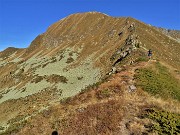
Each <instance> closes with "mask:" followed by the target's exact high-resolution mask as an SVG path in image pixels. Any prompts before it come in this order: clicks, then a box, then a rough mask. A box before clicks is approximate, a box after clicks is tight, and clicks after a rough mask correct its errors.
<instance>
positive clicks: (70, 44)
mask: <svg viewBox="0 0 180 135" xmlns="http://www.w3.org/2000/svg"><path fill="white" fill-rule="evenodd" d="M179 45H180V44H179V42H178V41H177V40H174V39H172V38H170V37H169V36H167V35H166V34H164V33H162V31H160V30H159V29H157V28H155V27H152V26H149V25H146V24H144V23H142V22H140V21H138V20H135V19H133V18H129V17H127V18H113V17H110V16H108V15H105V14H102V13H98V12H88V13H78V14H73V15H70V16H68V17H67V18H64V19H62V20H60V21H58V22H56V23H54V24H53V25H51V26H50V27H49V28H48V29H47V31H46V32H45V33H43V34H41V35H39V36H38V37H36V38H35V39H34V40H33V41H32V43H31V44H30V46H29V47H28V48H24V49H17V48H8V49H6V50H4V51H2V52H0V108H1V109H0V127H1V128H0V133H1V132H2V133H3V132H4V131H6V133H9V134H10V132H18V134H24V133H26V134H27V133H29V132H30V131H29V129H31V128H32V127H29V126H30V125H31V124H27V123H26V122H30V123H31V122H32V124H33V125H34V124H36V123H38V122H40V121H39V119H41V118H42V117H43V119H42V120H44V121H45V125H44V126H45V127H46V128H47V127H48V126H50V127H49V128H47V130H44V128H41V130H40V131H38V129H37V128H38V127H36V126H34V127H35V129H34V130H33V132H32V133H37V132H39V133H38V134H40V132H43V134H47V133H48V134H49V132H51V130H53V129H55V128H56V126H55V127H53V123H54V120H55V119H54V118H52V117H55V116H57V115H58V114H59V113H60V112H61V111H62V112H63V111H65V110H66V109H67V112H68V113H70V115H68V116H67V119H68V122H71V119H72V120H73V118H74V117H76V115H78V116H77V117H78V118H80V119H82V118H85V117H87V115H92V119H93V117H96V116H97V115H99V112H98V110H99V109H100V108H103V107H105V109H104V111H105V113H104V114H103V115H104V116H103V117H102V118H100V121H98V120H97V119H95V120H94V121H95V123H96V124H97V123H98V122H100V125H97V127H93V126H92V127H93V128H91V129H90V130H91V132H92V133H94V134H97V133H100V134H102V133H103V132H106V133H107V134H108V133H109V132H110V133H111V130H110V129H112V130H113V132H112V133H120V132H122V134H123V133H124V134H126V133H127V134H128V133H131V132H135V131H134V130H135V129H132V131H131V129H130V128H129V129H127V128H126V127H124V126H123V127H119V126H120V125H118V124H117V123H118V121H116V120H115V117H117V116H116V115H117V114H119V113H120V115H119V116H118V119H119V120H122V123H123V124H125V125H126V122H127V121H126V122H124V119H125V120H130V119H131V118H132V119H134V118H133V117H134V116H133V115H132V114H133V113H129V116H130V117H128V118H126V117H125V115H124V114H125V112H126V111H125V110H123V108H127V107H128V106H127V105H128V104H130V107H132V108H137V110H136V109H134V110H132V112H134V113H135V114H136V115H137V116H138V115H140V112H141V110H142V108H143V107H142V106H141V105H139V102H141V100H143V99H144V96H145V97H146V98H147V101H146V102H145V103H144V104H143V105H145V106H146V105H147V106H148V107H149V106H152V105H154V104H156V103H159V99H154V97H152V95H151V96H150V95H148V94H147V93H146V92H144V91H143V90H145V89H144V87H140V88H138V90H139V91H137V93H136V92H135V93H128V92H127V91H128V89H127V87H129V85H134V84H135V82H134V80H132V78H134V74H135V72H134V68H133V66H135V65H136V64H137V65H136V66H138V67H139V65H138V64H140V63H139V62H142V61H146V63H148V62H147V61H148V59H147V50H148V49H152V50H153V59H155V60H157V61H159V63H161V64H162V65H164V66H166V67H167V72H169V74H171V75H172V76H173V77H175V78H176V79H177V80H178V79H179V70H180V58H179V52H180V46H179ZM134 64H135V65H134ZM131 66H132V67H131ZM130 67H131V68H133V70H128V69H129V68H130ZM140 67H143V65H141V64H140ZM140 67H139V68H140ZM152 67H155V66H152ZM126 68H127V69H126ZM131 68H130V69H131ZM115 70H116V71H118V72H119V73H120V74H117V75H115V76H117V78H116V79H117V80H118V78H119V79H120V80H119V81H122V84H121V83H119V82H118V81H115V80H116V79H115V80H114V81H115V82H113V83H112V84H111V81H110V82H108V81H107V82H106V81H105V82H104V83H105V86H103V87H104V88H102V89H101V88H100V89H101V90H97V89H98V88H99V87H98V88H96V89H92V90H90V93H91V94H90V95H88V93H89V92H87V93H86V92H85V93H84V94H82V95H81V94H79V95H77V94H78V93H79V92H80V91H81V90H83V89H89V86H96V85H97V83H99V82H101V81H102V80H104V79H105V78H109V76H110V75H111V74H112V73H115ZM123 70H127V71H126V73H125V74H124V76H121V75H122V74H123V73H124V72H122V71H123ZM120 71H121V72H120ZM131 71H133V72H131ZM129 74H131V75H129ZM119 75H120V76H119ZM128 75H129V77H130V78H131V79H130V83H128V84H123V82H127V81H129V80H128ZM139 78H141V76H140V77H139ZM163 78H164V76H163ZM170 79H172V78H170ZM176 79H175V80H176ZM140 81H142V79H140V80H139V82H140ZM177 82H178V81H177ZM106 85H107V86H106ZM109 85H110V86H109ZM111 85H112V86H111ZM116 85H117V86H116ZM119 85H120V86H119ZM145 85H146V84H145ZM173 85H174V84H173ZM111 87H112V89H111ZM177 88H179V86H177ZM142 89H143V90H142ZM118 91H120V92H118ZM167 91H168V90H167ZM121 92H122V93H121ZM139 92H140V93H139ZM118 93H119V94H118ZM142 93H143V94H142ZM134 94H135V95H134ZM75 95H76V96H77V97H76V96H75ZM72 96H75V99H73V100H72V101H71V103H72V104H73V103H75V104H76V100H78V98H79V96H80V97H81V98H82V101H81V100H80V101H77V102H78V104H77V105H75V107H74V108H73V109H75V110H76V109H77V107H79V105H80V106H81V104H82V106H83V104H84V101H83V100H85V102H86V100H88V101H87V102H88V104H89V105H90V106H89V108H88V106H87V108H88V110H89V111H90V110H91V111H94V112H91V111H90V112H88V111H87V112H85V114H83V115H80V114H79V113H76V111H75V112H74V111H73V112H74V113H72V114H71V111H72V110H71V107H72V105H62V104H60V106H59V101H60V100H61V101H63V99H66V98H67V97H72ZM88 96H90V97H88ZM106 96H107V97H106ZM109 96H110V97H111V98H110V99H108V98H109ZM116 96H117V99H116V98H115V97H116ZM126 96H127V97H126ZM131 96H132V98H133V100H132V101H129V98H131ZM155 96H156V95H155ZM172 97H173V96H172ZM172 97H170V98H168V99H166V100H170V101H171V100H172V101H171V102H172V103H170V104H168V101H164V99H163V100H162V101H161V102H162V103H159V105H158V106H156V108H158V107H161V109H162V110H163V109H165V107H162V106H164V105H165V104H166V105H170V106H173V105H176V106H175V108H173V107H172V109H170V110H167V111H170V112H173V113H179V112H178V111H177V108H178V107H179V104H178V103H176V101H174V99H172ZM76 98H77V99H76ZM101 98H102V99H101ZM114 98H115V99H114ZM134 98H135V99H136V98H138V100H137V103H136V102H135V104H133V105H132V103H133V102H134V100H135V99H134ZM101 100H102V101H101ZM152 100H155V101H152ZM99 101H101V102H102V104H101V103H100V104H99ZM121 101H123V102H125V104H123V105H122V106H121V107H122V108H121V107H120V103H121ZM126 101H127V102H126ZM65 102H66V100H65ZM116 102H117V104H116ZM109 104H112V106H114V108H112V110H111V111H110V112H108V108H109ZM110 106H111V105H110ZM61 107H62V108H61ZM63 107H64V108H65V110H64V109H63ZM176 107H177V108H176ZM16 108H18V109H16ZM60 108H61V109H60ZM116 108H120V109H119V111H118V112H117V113H115V114H114V115H113V116H112V120H113V119H114V121H112V123H113V124H117V125H116V126H115V128H114V125H111V126H110V127H109V130H106V129H104V128H103V126H104V125H103V124H105V125H106V126H105V127H106V128H108V127H107V125H108V123H111V121H107V123H103V122H106V121H105V120H106V118H109V113H113V112H114V111H115V110H117V109H116ZM145 108H146V107H145ZM51 109H53V110H54V111H52V112H51ZM59 109H60V110H59ZM113 109H115V110H113ZM55 110H56V111H57V112H59V113H56V111H55ZM165 110H166V109H165ZM46 111H47V113H50V114H51V115H50V114H48V116H47V117H48V118H47V119H46V118H44V116H42V115H43V114H42V113H46ZM49 111H50V112H49ZM130 111H131V110H130ZM89 113H90V114H89ZM63 114H65V113H63ZM79 115H80V116H79ZM57 117H58V116H57ZM124 117H125V118H124ZM31 118H32V119H31ZM51 118H52V119H51ZM36 119H37V120H36ZM31 120H32V121H31ZM89 120H90V119H88V120H87V121H89ZM65 121H66V120H65ZM78 121H79V119H77V121H76V120H74V121H73V122H72V124H73V125H72V126H75V125H76V123H77V122H78ZM81 122H82V123H81ZM135 122H137V121H135ZM50 123H51V124H50ZM83 123H84V122H83V121H80V123H78V124H77V126H81V125H82V124H83ZM16 124H18V125H19V126H17V125H16ZM46 124H47V125H46ZM49 124H50V125H49ZM65 124H67V123H66V122H65ZM96 124H95V125H96ZM123 124H121V125H123ZM143 124H144V125H146V124H145V123H143ZM143 124H142V125H143ZM151 124H152V123H151ZM144 125H143V126H144ZM89 126H90V125H86V126H85V127H84V129H83V130H82V133H83V132H85V131H87V130H89V129H87V127H89ZM143 126H141V127H142V128H143ZM16 127H18V128H16ZM23 127H25V128H23ZM21 128H23V129H22V130H21ZM57 128H58V129H61V130H62V131H63V132H62V133H64V134H65V133H69V132H70V133H73V132H72V131H73V130H70V131H69V128H67V127H64V126H62V125H61V126H57ZM66 128H67V129H66ZM101 128H102V129H101ZM78 129H79V128H77V127H74V133H78V132H79V131H78ZM120 129H123V130H124V131H120ZM21 132H22V133H21ZM142 132H148V131H147V130H146V129H144V128H143V129H142ZM142 132H141V133H142ZM138 133H139V132H138V131H137V134H138Z"/></svg>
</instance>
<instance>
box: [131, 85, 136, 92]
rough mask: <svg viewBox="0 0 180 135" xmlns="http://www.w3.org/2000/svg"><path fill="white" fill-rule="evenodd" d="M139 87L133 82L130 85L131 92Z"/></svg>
mask: <svg viewBox="0 0 180 135" xmlns="http://www.w3.org/2000/svg"><path fill="white" fill-rule="evenodd" d="M136 89H137V88H136V86H134V85H133V84H132V85H130V86H129V92H133V91H135V90H136Z"/></svg>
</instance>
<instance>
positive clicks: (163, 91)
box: [135, 63, 180, 101]
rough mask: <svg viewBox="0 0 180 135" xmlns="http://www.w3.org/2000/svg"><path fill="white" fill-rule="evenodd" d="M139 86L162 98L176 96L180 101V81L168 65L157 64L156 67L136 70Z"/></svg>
mask: <svg viewBox="0 0 180 135" xmlns="http://www.w3.org/2000/svg"><path fill="white" fill-rule="evenodd" d="M135 79H136V82H137V86H140V87H142V88H143V89H144V90H145V91H147V92H149V93H150V94H152V95H156V96H160V97H162V98H165V99H167V98H174V99H177V100H179V101H180V91H179V90H180V83H179V81H178V80H177V79H176V78H174V77H173V76H172V75H171V74H170V73H169V72H168V70H167V68H166V67H164V66H162V65H160V64H159V63H156V64H155V69H153V68H144V69H138V70H136V75H135Z"/></svg>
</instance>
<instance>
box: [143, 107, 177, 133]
mask: <svg viewBox="0 0 180 135" xmlns="http://www.w3.org/2000/svg"><path fill="white" fill-rule="evenodd" d="M145 117H147V118H150V119H151V120H153V121H154V124H153V125H152V126H150V130H151V131H153V132H157V133H158V135H177V134H180V115H179V114H174V113H170V112H166V111H159V110H157V109H148V110H147V113H146V114H145Z"/></svg>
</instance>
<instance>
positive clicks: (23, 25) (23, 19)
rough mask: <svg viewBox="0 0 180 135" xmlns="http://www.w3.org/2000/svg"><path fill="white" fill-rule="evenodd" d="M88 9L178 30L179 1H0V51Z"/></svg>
mask: <svg viewBox="0 0 180 135" xmlns="http://www.w3.org/2000/svg"><path fill="white" fill-rule="evenodd" d="M87 11H98V12H103V13H106V14H108V15H111V16H116V17H117V16H119V17H121V16H131V17H133V18H136V19H138V20H141V21H143V22H145V23H148V24H152V25H154V26H158V27H164V28H168V29H178V30H180V0H0V50H3V49H5V48H7V47H9V46H13V47H19V48H23V47H27V46H29V45H30V43H31V41H32V40H33V39H34V38H35V37H36V36H37V35H38V34H41V33H43V32H45V31H46V29H47V28H48V26H50V25H51V24H53V23H54V22H56V21H58V20H60V19H62V18H64V17H66V16H68V15H70V14H72V13H77V12H87Z"/></svg>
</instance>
